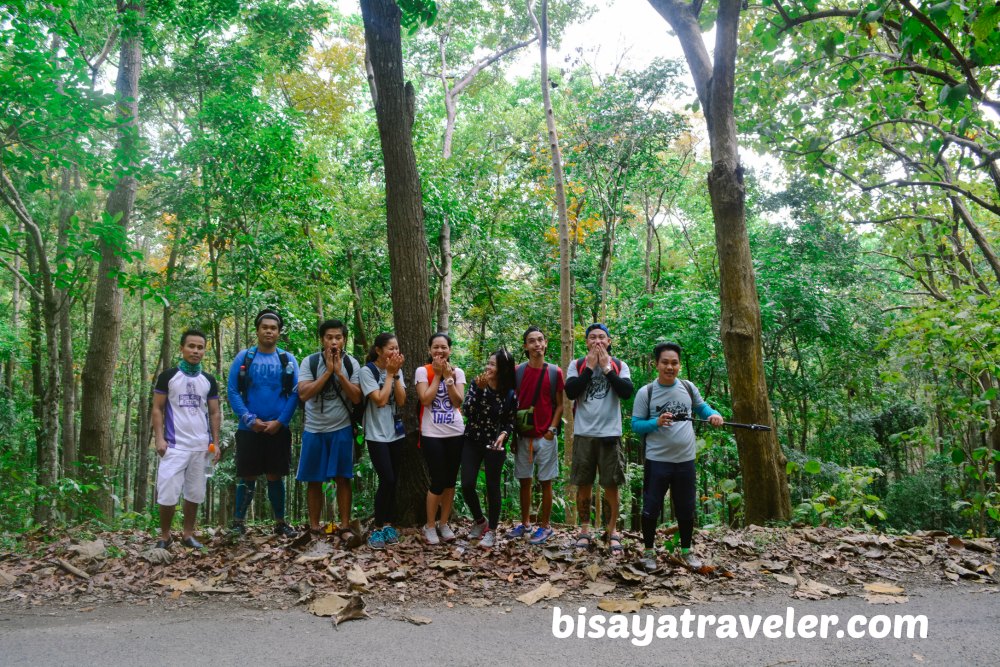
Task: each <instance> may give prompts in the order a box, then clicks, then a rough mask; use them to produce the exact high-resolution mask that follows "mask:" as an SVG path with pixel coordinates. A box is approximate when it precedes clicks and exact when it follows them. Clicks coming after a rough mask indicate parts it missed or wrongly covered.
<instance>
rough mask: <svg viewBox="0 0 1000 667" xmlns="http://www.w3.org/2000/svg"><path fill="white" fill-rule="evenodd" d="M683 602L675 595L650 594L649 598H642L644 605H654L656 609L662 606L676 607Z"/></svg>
mask: <svg viewBox="0 0 1000 667" xmlns="http://www.w3.org/2000/svg"><path fill="white" fill-rule="evenodd" d="M682 604H684V603H683V602H682V601H681V600H679V599H677V598H675V597H674V596H673V595H650V596H649V597H648V598H643V599H642V606H643V607H653V608H655V609H660V608H662V607H676V606H678V605H682Z"/></svg>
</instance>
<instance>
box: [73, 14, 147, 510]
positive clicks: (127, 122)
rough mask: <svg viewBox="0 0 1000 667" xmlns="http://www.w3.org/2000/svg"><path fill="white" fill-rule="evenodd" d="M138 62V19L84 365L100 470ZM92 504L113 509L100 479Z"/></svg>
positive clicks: (125, 67)
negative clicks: (114, 237) (112, 232)
mask: <svg viewBox="0 0 1000 667" xmlns="http://www.w3.org/2000/svg"><path fill="white" fill-rule="evenodd" d="M118 12H119V13H120V14H126V13H132V14H134V15H135V16H134V17H128V18H126V20H125V24H126V25H129V24H138V23H139V21H140V20H141V16H142V15H143V13H144V7H143V3H142V2H141V1H140V2H138V3H135V4H124V3H121V2H120V3H119V5H118ZM141 64H142V33H141V31H140V30H139V29H138V26H137V25H134V28H133V29H132V30H131V31H129V32H127V33H125V34H123V35H122V42H121V55H120V59H119V63H118V81H117V83H116V85H115V95H116V97H117V100H118V114H119V116H120V117H121V118H122V124H121V125H120V126H119V132H118V152H119V154H120V155H122V156H124V157H125V159H126V160H127V163H126V164H122V165H120V172H119V174H118V181H117V182H116V183H115V187H114V189H113V190H112V191H111V193H110V194H109V195H108V201H107V204H106V205H105V213H106V214H107V215H108V216H111V217H112V218H114V219H116V220H117V224H118V226H119V228H120V229H121V236H120V238H119V241H118V242H117V243H116V242H109V241H108V240H106V239H101V242H100V248H101V262H100V265H99V267H98V275H97V285H96V291H95V294H94V321H93V331H92V333H91V338H90V346H89V347H88V349H87V360H86V362H85V363H84V366H83V375H82V384H83V401H82V403H83V405H82V406H81V408H82V410H81V414H80V455H81V456H83V457H84V458H88V457H93V460H94V461H95V462H96V463H97V464H98V465H99V466H100V468H101V469H102V471H106V468H107V467H108V465H109V464H110V462H111V449H112V424H113V414H114V413H113V408H114V405H113V403H112V398H111V385H112V382H113V380H114V374H115V366H116V364H117V362H118V350H119V346H120V340H119V338H120V335H121V327H122V290H121V288H120V287H118V274H119V273H120V272H121V271H122V268H123V259H122V256H121V255H122V250H123V248H122V247H120V246H121V245H122V244H125V243H127V242H128V241H127V239H128V228H129V220H130V218H131V216H132V207H133V205H134V204H135V194H136V188H137V187H138V184H137V182H136V178H135V176H134V171H135V169H136V168H137V166H138V164H137V163H138V159H137V154H138V150H139V125H138V98H139V70H140V67H141ZM93 503H94V505H95V506H96V507H97V508H98V509H99V510H100V511H101V512H102V513H103V514H104V516H105V517H106V518H108V519H110V518H111V516H112V512H113V506H112V498H111V489H109V488H105V486H104V485H103V484H101V485H100V488H99V489H98V490H97V491H96V492H95V493H94V497H93Z"/></svg>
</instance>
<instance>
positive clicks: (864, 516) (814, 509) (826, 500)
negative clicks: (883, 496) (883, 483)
mask: <svg viewBox="0 0 1000 667" xmlns="http://www.w3.org/2000/svg"><path fill="white" fill-rule="evenodd" d="M812 464H817V465H812ZM803 470H804V471H805V472H806V473H808V474H810V475H817V474H819V473H820V471H821V467H820V466H819V465H818V462H817V461H809V462H807V463H806V465H805V466H804V467H803ZM883 474H884V473H883V472H882V471H881V470H879V469H878V468H865V467H862V466H855V467H851V468H841V469H839V470H838V471H837V481H836V482H835V483H834V484H833V485H832V486H831V487H830V488H829V490H827V491H821V492H819V493H816V494H814V495H813V496H812V497H811V498H809V499H808V500H806V501H803V502H801V503H799V505H798V506H796V507H795V517H796V519H798V520H799V521H806V522H808V523H811V524H812V525H835V526H858V527H862V528H871V527H872V526H876V525H878V524H879V523H880V522H882V521H885V520H886V517H887V515H886V512H885V510H884V509H883V507H882V501H881V500H880V499H879V497H878V496H876V495H873V494H871V493H868V492H867V489H868V487H869V486H871V484H872V482H874V481H875V479H876V478H877V477H881V476H882V475H883Z"/></svg>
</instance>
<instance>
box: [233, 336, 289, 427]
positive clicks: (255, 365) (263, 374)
mask: <svg viewBox="0 0 1000 667" xmlns="http://www.w3.org/2000/svg"><path fill="white" fill-rule="evenodd" d="M281 352H283V350H281V349H277V350H275V351H274V352H261V351H260V350H258V351H257V353H256V354H255V355H254V358H253V362H252V363H251V364H250V367H249V368H248V369H247V379H248V381H249V386H248V387H247V398H246V400H245V401H244V400H243V396H242V395H241V394H240V392H239V377H240V366H242V365H243V364H244V363H245V361H244V360H245V359H246V356H247V351H246V350H242V351H241V352H240V353H239V354H237V355H236V359H234V360H233V363H232V365H231V366H230V367H229V382H228V384H227V387H226V388H227V394H228V396H229V406H230V407H231V408H232V409H233V412H235V413H236V416H237V417H238V418H239V420H240V426H239V428H240V430H242V431H249V430H251V429H250V425H249V424H247V423H246V420H245V419H244V417H245V415H247V414H254V415H256V416H257V418H258V419H260V420H261V421H273V420H275V419H277V420H278V421H280V422H281V423H282V424H284V425H285V426H288V423H289V422H291V421H292V415H294V414H295V408H297V407H298V405H299V392H298V388H297V385H298V383H299V369H298V365H297V364H296V363H295V357H294V356H292V353H291V352H286V354H287V355H288V366H287V367H286V368H285V371H284V372H286V373H291V375H292V382H291V387H292V391H291V393H289V394H288V395H287V396H282V395H281V385H282V383H281V373H282V369H281V358H280V356H279V355H280V353H281Z"/></svg>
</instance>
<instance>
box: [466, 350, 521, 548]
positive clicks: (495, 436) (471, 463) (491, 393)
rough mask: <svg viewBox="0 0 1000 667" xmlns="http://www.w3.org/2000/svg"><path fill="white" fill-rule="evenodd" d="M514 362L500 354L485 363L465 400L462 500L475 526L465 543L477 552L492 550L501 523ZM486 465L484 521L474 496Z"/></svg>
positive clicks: (512, 409) (511, 427) (512, 417)
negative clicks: (478, 549) (472, 544)
mask: <svg viewBox="0 0 1000 667" xmlns="http://www.w3.org/2000/svg"><path fill="white" fill-rule="evenodd" d="M514 381H515V378H514V357H513V356H512V355H511V353H510V352H508V351H507V350H505V349H503V348H500V349H499V350H497V351H496V352H494V353H493V354H492V355H491V356H490V358H489V360H488V361H487V362H486V370H484V371H483V372H482V373H481V374H480V375H479V376H478V377H477V378H476V380H475V382H473V383H472V384H471V385H470V386H469V393H468V395H467V396H466V398H465V419H466V426H465V447H464V448H463V449H462V497H463V498H464V499H465V504H466V505H468V506H469V509H471V510H472V518H473V519H474V521H475V525H473V527H472V530H471V531H470V532H469V539H477V538H480V539H479V546H481V547H483V548H489V547H492V546H494V545H495V544H496V532H495V531H496V527H497V523H498V522H499V521H500V473H501V472H502V471H503V463H504V461H505V460H506V458H507V452H506V449H505V445H506V443H507V441H508V440H509V439H510V438H512V437H514V434H515V431H514V420H515V418H516V416H517V394H516V393H515V391H514ZM484 462H485V464H486V508H487V511H488V512H489V518H487V517H485V516H483V510H482V508H481V507H480V504H479V496H478V495H477V494H476V480H477V479H478V477H479V469H480V468H481V467H482V466H483V463H484Z"/></svg>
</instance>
